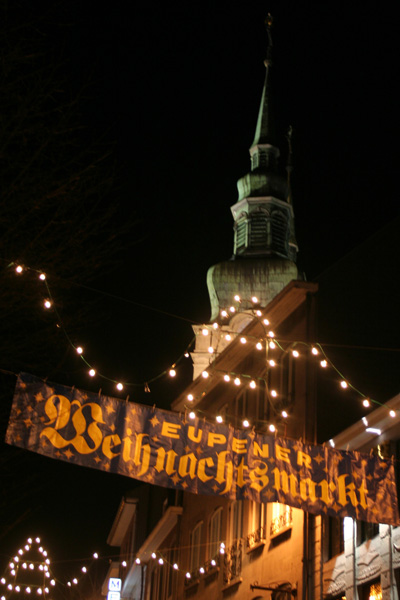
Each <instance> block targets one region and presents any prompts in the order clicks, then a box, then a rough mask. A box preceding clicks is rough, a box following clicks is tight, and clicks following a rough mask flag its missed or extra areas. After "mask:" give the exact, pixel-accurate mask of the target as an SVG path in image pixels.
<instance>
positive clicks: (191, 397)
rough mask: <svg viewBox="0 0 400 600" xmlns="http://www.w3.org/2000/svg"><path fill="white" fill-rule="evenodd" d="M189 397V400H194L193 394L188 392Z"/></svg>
mask: <svg viewBox="0 0 400 600" xmlns="http://www.w3.org/2000/svg"><path fill="white" fill-rule="evenodd" d="M187 399H188V400H189V402H193V394H188V395H187Z"/></svg>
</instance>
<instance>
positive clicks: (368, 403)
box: [363, 398, 370, 408]
mask: <svg viewBox="0 0 400 600" xmlns="http://www.w3.org/2000/svg"><path fill="white" fill-rule="evenodd" d="M363 406H365V408H368V407H369V406H370V402H369V400H368V398H364V400H363Z"/></svg>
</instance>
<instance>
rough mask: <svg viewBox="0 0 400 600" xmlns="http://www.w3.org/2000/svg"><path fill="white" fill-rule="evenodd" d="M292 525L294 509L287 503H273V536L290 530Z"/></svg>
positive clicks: (271, 532) (271, 533)
mask: <svg viewBox="0 0 400 600" xmlns="http://www.w3.org/2000/svg"><path fill="white" fill-rule="evenodd" d="M291 527H292V509H291V507H290V506H287V505H286V504H280V503H279V502H273V503H272V516H271V531H270V535H271V537H275V536H277V535H280V534H281V533H284V532H285V531H288V530H289V529H290V528H291Z"/></svg>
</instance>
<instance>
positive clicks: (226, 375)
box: [224, 373, 231, 381]
mask: <svg viewBox="0 0 400 600" xmlns="http://www.w3.org/2000/svg"><path fill="white" fill-rule="evenodd" d="M224 380H225V381H230V380H231V378H230V377H229V375H228V374H227V373H225V375H224Z"/></svg>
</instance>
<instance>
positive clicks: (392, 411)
mask: <svg viewBox="0 0 400 600" xmlns="http://www.w3.org/2000/svg"><path fill="white" fill-rule="evenodd" d="M389 415H390V416H391V417H392V419H394V417H395V416H396V411H394V410H391V411H390V412H389Z"/></svg>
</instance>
